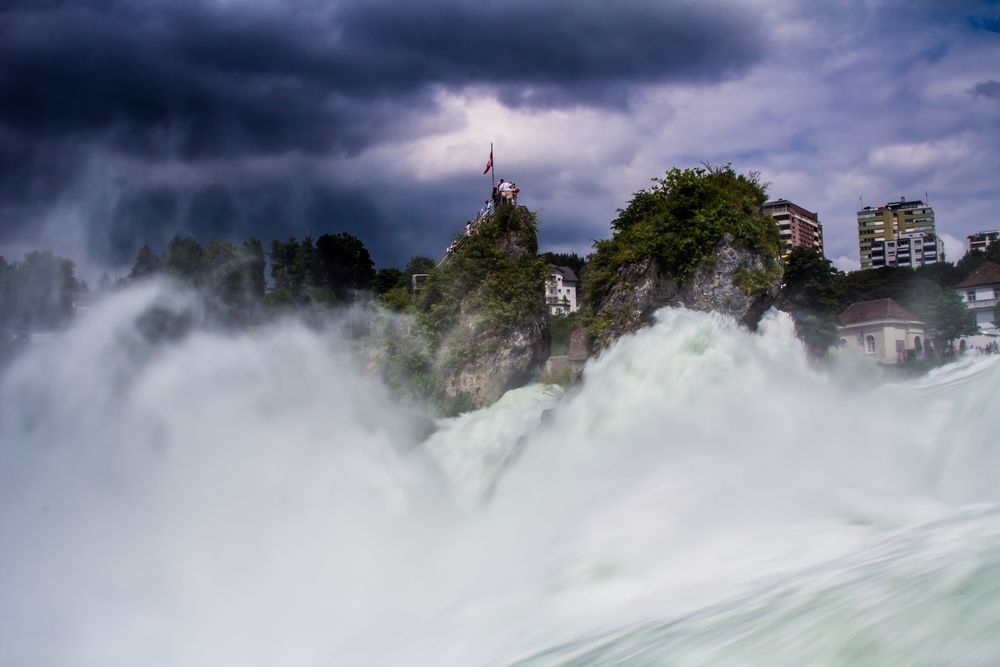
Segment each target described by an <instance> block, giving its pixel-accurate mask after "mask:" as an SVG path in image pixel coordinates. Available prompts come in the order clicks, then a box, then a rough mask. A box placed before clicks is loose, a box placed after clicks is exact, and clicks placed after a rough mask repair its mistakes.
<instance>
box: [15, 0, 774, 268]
mask: <svg viewBox="0 0 1000 667" xmlns="http://www.w3.org/2000/svg"><path fill="white" fill-rule="evenodd" d="M761 31H762V27H761V25H760V22H759V20H758V19H756V18H754V17H752V16H750V15H749V14H748V13H741V12H736V11H733V10H732V9H728V10H726V11H720V10H719V9H718V8H717V7H714V6H710V5H703V4H698V5H694V4H692V5H681V6H668V5H667V4H665V3H659V2H642V1H636V2H628V3H622V4H617V5H608V4H605V3H581V2H568V1H563V2H550V3H537V2H528V1H523V2H522V1H512V2H504V3H475V4H473V3H467V2H459V1H457V0H449V1H445V0H434V1H429V2H421V3H407V4H403V3H396V2H361V1H358V2H343V3H338V4H335V5H332V6H330V5H329V3H321V2H311V3H289V4H269V3H258V2H244V3H223V4H218V3H208V2H194V1H186V0H183V1H180V0H179V1H175V2H155V3H154V2H130V1H126V0H103V1H102V0H92V1H90V2H68V1H65V2H59V1H57V0H46V1H34V0H32V1H27V0H12V1H8V2H7V3H4V8H3V9H0V215H2V216H3V217H4V219H5V224H4V225H3V229H0V242H3V241H4V240H5V239H9V238H10V237H12V236H18V235H21V236H24V234H23V231H24V229H23V228H24V227H25V226H27V225H28V224H29V221H30V219H32V218H33V217H34V216H35V215H36V214H37V213H38V212H39V211H41V210H44V209H45V207H46V205H47V203H48V201H49V200H51V199H53V198H55V197H57V196H58V195H59V194H60V193H62V192H63V191H65V190H67V189H68V188H69V187H70V186H71V184H72V183H73V182H74V181H75V180H76V179H77V178H78V176H79V175H80V173H81V172H82V171H83V170H85V168H88V167H87V165H89V164H90V160H91V159H92V158H93V156H94V155H95V154H97V153H102V154H108V155H112V156H115V155H117V156H124V157H127V158H130V159H133V160H136V161H146V162H147V163H151V164H155V163H158V162H162V161H164V160H174V161H180V162H182V163H184V162H187V163H190V162H192V161H194V162H197V161H203V160H206V159H213V160H220V159H221V160H229V161H233V160H236V161H240V160H244V159H251V158H253V157H255V156H261V155H280V154H284V153H287V152H289V151H296V152H299V153H303V154H312V155H330V154H333V155H352V154H356V153H357V152H359V151H361V150H363V149H364V148H365V147H367V146H370V145H372V144H375V143H379V142H387V141H394V140H398V139H405V138H407V137H410V136H413V135H414V134H415V133H419V132H422V131H426V130H424V129H422V128H420V127H419V126H418V125H417V124H416V123H413V124H411V123H410V122H409V121H410V119H412V118H414V117H415V116H416V115H419V114H420V113H422V112H427V111H432V110H433V109H434V94H435V91H436V90H438V89H440V88H445V89H455V90H459V89H466V88H473V89H476V90H480V91H486V92H490V91H492V93H493V94H495V95H497V96H498V97H499V99H500V100H501V101H502V102H504V103H506V104H508V105H511V106H531V107H553V106H576V105H594V106H602V107H612V108H614V107H622V106H623V105H625V104H627V100H628V96H629V93H630V91H631V90H633V89H634V88H635V87H636V86H641V85H643V84H648V83H656V82H663V81H684V82H701V81H704V82H710V81H715V80H719V79H721V78H725V77H728V76H731V75H734V74H737V73H739V72H741V71H743V70H744V69H745V68H747V67H749V66H750V65H752V64H753V63H754V62H756V61H757V60H758V59H759V58H760V57H761V55H762V46H761V45H762V44H763V43H764V40H763V39H762V34H761ZM127 181H128V179H124V182H125V185H124V187H128V184H127ZM320 185H321V184H315V187H320ZM202 187H203V188H205V192H231V189H228V188H222V187H221V186H217V185H216V184H213V183H205V184H203V186H202ZM213 187H215V190H212V188H213ZM280 187H281V178H280V176H279V175H275V176H274V178H272V179H270V181H269V182H268V183H267V187H265V188H264V191H267V192H270V191H271V189H272V188H277V189H279V190H280ZM329 187H330V191H331V192H334V193H337V192H338V188H337V187H336V186H332V185H331V186H329ZM381 187H382V185H381V184H373V187H372V190H373V192H374V191H377V190H378V189H380V188H381ZM152 191H154V192H158V193H159V194H156V195H155V196H153V195H150V194H149V193H150V191H149V190H148V189H143V188H139V189H137V190H136V192H134V193H130V192H125V193H124V194H123V195H122V198H121V199H122V201H129V202H131V203H129V204H127V205H126V204H122V205H123V206H126V208H127V209H128V211H129V214H128V216H129V218H130V219H132V220H136V221H142V222H141V224H139V223H130V224H128V225H125V224H123V223H121V220H123V219H124V217H123V215H124V214H114V215H111V216H110V217H108V218H104V219H102V220H100V221H96V222H95V231H96V232H98V233H100V232H102V231H103V232H107V233H108V234H110V236H108V237H106V238H104V239H101V240H98V241H95V242H94V245H95V248H96V249H105V250H107V251H108V252H110V253H111V255H112V256H115V257H117V256H118V255H120V254H121V252H123V251H124V248H125V246H127V245H134V242H133V243H131V244H128V243H125V242H123V241H122V239H123V238H124V237H123V235H124V234H125V233H126V232H129V231H137V230H134V229H133V228H135V227H136V226H138V227H140V228H142V229H145V230H147V231H151V230H152V229H154V228H155V227H156V225H157V224H163V225H169V224H174V223H175V222H176V221H178V220H181V221H182V222H183V221H185V220H191V219H192V216H199V215H203V216H204V217H205V220H206V222H205V223H204V226H203V228H204V229H207V230H211V232H212V233H219V234H223V233H225V232H226V231H227V230H232V229H234V226H237V225H236V223H234V222H229V223H227V222H226V221H227V220H244V221H245V220H247V219H249V218H248V217H247V216H248V215H249V214H241V215H243V217H240V215H237V213H236V212H235V211H236V210H237V209H238V210H241V211H242V210H244V209H245V208H246V207H247V206H249V205H251V204H250V203H249V202H246V201H244V202H243V203H241V204H240V205H239V206H237V204H236V203H230V204H226V203H225V202H226V201H227V197H229V198H230V199H231V198H232V195H227V196H223V195H211V194H201V195H195V194H192V192H190V191H185V192H177V193H173V194H171V193H170V192H169V188H167V189H166V190H164V189H163V188H162V187H160V188H154V189H153V190H152ZM341 195H343V193H339V194H338V195H337V196H341ZM358 196H361V195H358ZM279 199H280V198H279ZM173 200H177V201H181V200H183V201H185V202H188V203H189V204H190V205H187V206H185V207H181V208H180V209H179V208H177V207H178V206H179V204H176V203H175V204H168V203H165V202H169V201H173ZM257 200H260V201H258V202H257V203H259V204H260V205H261V206H265V207H266V206H271V208H273V205H271V204H270V203H269V202H271V201H272V199H269V198H266V197H265V198H261V197H258V198H257ZM348 200H350V201H351V202H353V203H349V204H345V206H349V207H351V208H352V211H353V214H352V215H354V216H356V217H357V219H363V218H364V216H365V215H369V216H372V215H373V213H372V211H374V207H373V206H371V205H367V204H366V205H361V204H359V203H358V200H357V198H355V199H353V200H351V198H350V197H348ZM250 201H251V202H253V201H256V200H254V198H253V197H251V198H250ZM331 206H332V205H331ZM327 207H329V206H327ZM320 217H322V216H320ZM185 224H186V223H185ZM271 224H272V226H276V227H280V225H281V224H282V223H281V221H280V220H277V219H274V218H272V222H271ZM373 224H375V223H374V222H373ZM251 227H254V228H256V227H257V225H251ZM18 228H21V229H20V230H19V229H18ZM275 235H277V233H275Z"/></svg>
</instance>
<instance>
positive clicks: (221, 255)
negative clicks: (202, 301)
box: [205, 239, 264, 323]
mask: <svg viewBox="0 0 1000 667" xmlns="http://www.w3.org/2000/svg"><path fill="white" fill-rule="evenodd" d="M205 267H206V277H205V287H206V290H207V293H208V297H209V299H210V304H211V305H212V307H213V309H214V310H215V312H216V314H217V315H218V316H220V317H222V318H223V320H224V321H226V322H230V323H236V322H244V323H245V322H248V321H251V320H252V319H254V318H255V317H256V315H257V312H258V309H259V306H260V303H261V299H262V298H263V296H264V250H263V248H262V247H261V244H260V241H258V240H256V239H250V240H249V241H245V242H244V243H243V244H242V245H237V244H235V243H232V242H230V241H220V240H215V241H212V242H210V243H209V244H208V245H207V246H206V247H205Z"/></svg>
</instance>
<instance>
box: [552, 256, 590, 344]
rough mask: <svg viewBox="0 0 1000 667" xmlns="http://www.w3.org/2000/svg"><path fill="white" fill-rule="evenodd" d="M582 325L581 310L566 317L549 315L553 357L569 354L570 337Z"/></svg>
mask: <svg viewBox="0 0 1000 667" xmlns="http://www.w3.org/2000/svg"><path fill="white" fill-rule="evenodd" d="M564 266H565V265H564ZM582 324H583V311H580V310H578V311H576V312H575V313H568V314H565V315H563V314H558V315H549V331H550V332H551V334H552V348H551V354H552V355H553V356H557V355H563V354H567V353H568V352H569V337H570V335H571V334H572V333H573V332H574V331H576V330H577V329H578V328H580V326H581V325H582Z"/></svg>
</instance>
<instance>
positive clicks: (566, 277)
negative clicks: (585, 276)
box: [552, 266, 578, 283]
mask: <svg viewBox="0 0 1000 667" xmlns="http://www.w3.org/2000/svg"><path fill="white" fill-rule="evenodd" d="M552 272H553V273H560V274H562V279H563V282H567V281H569V282H574V283H575V282H578V280H577V277H576V274H575V273H573V269H571V268H569V267H568V266H553V267H552Z"/></svg>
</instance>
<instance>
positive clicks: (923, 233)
mask: <svg viewBox="0 0 1000 667" xmlns="http://www.w3.org/2000/svg"><path fill="white" fill-rule="evenodd" d="M927 235H931V236H933V237H934V238H933V239H930V242H929V243H928V238H927ZM918 236H919V238H920V239H921V242H920V244H919V245H920V248H921V251H923V249H924V247H925V246H927V245H929V246H930V247H933V248H934V253H933V255H927V256H926V257H924V256H923V255H922V256H921V258H920V262H921V264H932V263H933V262H936V261H942V260H944V245H943V244H942V243H940V239H938V238H937V228H936V226H935V223H934V209H933V208H931V207H930V206H929V205H927V204H925V203H924V202H923V201H921V200H919V199H915V200H907V199H906V198H905V197H900V199H899V201H898V202H893V203H891V204H883V205H881V206H865V207H864V208H863V209H861V210H860V211H858V250H859V254H860V258H861V268H862V269H871V268H876V266H875V262H874V261H873V257H872V254H873V247H874V246H876V245H878V246H880V247H881V250H882V253H881V254H882V255H883V262H882V263H881V264H879V266H896V264H891V263H889V262H888V256H889V254H890V253H889V252H888V249H889V246H887V245H886V243H887V242H889V241H893V242H895V247H896V250H895V251H894V252H893V253H892V254H893V255H895V256H898V254H899V253H898V246H899V241H900V239H904V238H905V239H914V238H917V237H918ZM879 242H881V243H879ZM904 245H906V246H908V249H909V251H910V257H909V259H910V261H911V263H910V264H906V265H905V266H920V264H914V263H912V262H913V260H914V255H913V250H914V249H915V246H916V244H914V243H912V242H907V243H906V244H904ZM904 254H906V253H904Z"/></svg>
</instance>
